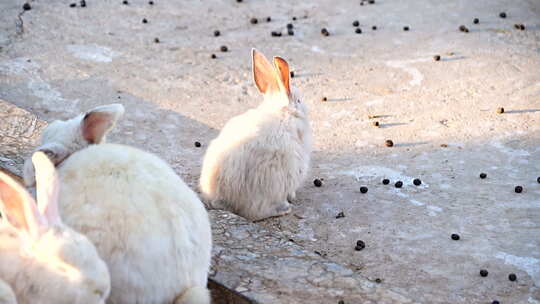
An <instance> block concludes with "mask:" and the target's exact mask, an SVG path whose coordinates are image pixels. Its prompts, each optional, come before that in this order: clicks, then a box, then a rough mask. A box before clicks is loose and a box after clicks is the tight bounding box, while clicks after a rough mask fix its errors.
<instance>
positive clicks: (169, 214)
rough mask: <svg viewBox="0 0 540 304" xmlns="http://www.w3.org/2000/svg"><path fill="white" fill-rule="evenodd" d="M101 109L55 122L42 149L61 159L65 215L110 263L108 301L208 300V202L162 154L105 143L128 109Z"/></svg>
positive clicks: (187, 303)
mask: <svg viewBox="0 0 540 304" xmlns="http://www.w3.org/2000/svg"><path fill="white" fill-rule="evenodd" d="M96 109H98V110H99V111H96ZM96 109H94V110H91V111H89V112H88V113H86V114H84V115H79V116H77V117H76V118H73V119H70V120H67V121H56V122H53V123H52V124H51V125H49V126H48V127H47V128H46V129H45V130H44V132H43V136H42V145H41V146H40V147H38V148H37V150H40V149H44V150H46V152H47V155H48V156H49V157H51V156H50V155H52V156H53V158H56V157H57V155H62V156H63V158H62V161H60V162H59V163H58V172H59V177H60V181H61V182H62V191H61V192H60V196H59V204H60V210H61V212H62V215H63V216H64V218H65V221H66V222H67V223H68V224H70V225H72V227H73V228H75V229H77V230H78V231H80V232H81V233H83V234H85V235H86V236H87V237H88V238H89V239H91V240H92V241H93V242H94V244H95V245H96V248H97V249H98V251H99V253H100V255H101V256H102V257H103V259H104V260H105V262H106V263H107V265H108V267H109V269H110V273H111V294H110V297H109V300H108V303H114V304H122V303H126V304H128V303H167V304H168V303H175V304H180V303H185V304H195V303H196V304H204V303H209V302H210V297H209V293H208V290H207V289H206V284H207V275H208V270H209V267H210V254H211V246H212V240H211V230H210V222H209V219H208V214H207V212H206V209H205V208H204V205H203V204H202V203H201V201H200V200H199V198H198V197H197V195H196V194H195V193H194V192H193V191H192V190H191V189H190V188H189V187H188V186H187V185H186V184H185V183H184V182H183V181H182V180H181V179H180V177H179V176H178V175H176V173H175V172H174V171H173V170H172V169H171V168H170V167H169V165H168V164H166V163H165V162H164V161H163V160H161V159H160V158H158V157H157V156H155V155H153V154H150V153H147V152H144V151H141V150H139V149H136V148H133V147H129V146H124V145H117V144H105V143H103V139H104V138H105V135H106V133H107V132H108V131H109V130H110V128H111V127H112V126H113V125H114V123H115V121H116V119H117V118H118V117H119V116H120V115H121V113H123V107H122V106H120V105H109V106H103V107H98V108H96ZM97 143H100V144H97ZM77 150H78V151H77ZM66 151H67V152H66ZM68 156H69V157H68ZM25 167H30V166H26V164H25ZM27 172H30V173H32V169H31V168H26V170H25V180H26V181H27V184H31V181H32V175H29V176H26V174H27ZM28 181H30V183H28Z"/></svg>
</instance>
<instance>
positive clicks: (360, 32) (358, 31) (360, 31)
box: [354, 27, 362, 34]
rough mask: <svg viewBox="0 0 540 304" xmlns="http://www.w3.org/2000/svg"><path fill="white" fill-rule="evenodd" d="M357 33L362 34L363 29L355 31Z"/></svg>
mask: <svg viewBox="0 0 540 304" xmlns="http://www.w3.org/2000/svg"><path fill="white" fill-rule="evenodd" d="M354 32H355V33H357V34H362V29H361V28H359V27H357V28H356V29H355V30H354Z"/></svg>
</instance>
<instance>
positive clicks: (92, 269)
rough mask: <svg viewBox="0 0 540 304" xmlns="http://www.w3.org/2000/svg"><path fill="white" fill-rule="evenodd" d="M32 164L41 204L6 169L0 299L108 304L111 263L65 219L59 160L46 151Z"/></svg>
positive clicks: (0, 204)
mask: <svg viewBox="0 0 540 304" xmlns="http://www.w3.org/2000/svg"><path fill="white" fill-rule="evenodd" d="M32 162H33V164H34V166H35V172H36V180H37V189H36V190H37V201H38V203H39V207H38V206H37V205H36V203H35V201H34V199H32V197H31V196H30V195H29V193H28V192H26V190H24V189H23V188H22V187H21V186H20V185H19V184H18V183H17V182H16V181H15V180H13V179H12V178H11V177H9V176H8V175H6V174H4V173H2V172H0V210H1V211H2V216H3V217H2V219H1V220H0V278H1V279H2V280H3V283H4V284H1V282H2V280H0V299H2V300H3V298H7V299H8V300H7V301H6V302H7V303H19V304H25V303H28V304H40V303H42V304H46V303H50V304H63V303H65V304H74V303H75V304H77V303H80V304H92V303H105V300H106V299H107V296H108V295H109V291H110V277H109V272H108V270H107V266H106V265H105V263H104V262H103V260H101V258H100V257H99V255H98V253H97V251H96V248H95V247H94V245H93V244H92V243H91V242H90V241H89V240H88V239H87V238H86V237H85V236H83V235H82V234H79V233H77V232H75V231H74V230H72V229H71V228H69V227H68V226H67V225H65V224H64V223H63V222H62V220H61V218H60V215H59V213H58V190H59V189H58V188H59V185H58V178H57V175H56V172H55V169H54V166H53V164H52V163H51V162H50V161H49V159H48V158H47V156H45V154H43V153H42V152H37V153H35V154H34V155H33V156H32ZM8 285H9V286H8ZM13 296H14V297H15V298H16V299H17V301H15V299H14V298H13ZM10 301H11V302H10Z"/></svg>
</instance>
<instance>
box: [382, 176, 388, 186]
mask: <svg viewBox="0 0 540 304" xmlns="http://www.w3.org/2000/svg"><path fill="white" fill-rule="evenodd" d="M382 183H383V185H388V184H390V180H389V179H387V178H385V179H383V180H382Z"/></svg>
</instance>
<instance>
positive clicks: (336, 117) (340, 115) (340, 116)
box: [331, 110, 351, 119]
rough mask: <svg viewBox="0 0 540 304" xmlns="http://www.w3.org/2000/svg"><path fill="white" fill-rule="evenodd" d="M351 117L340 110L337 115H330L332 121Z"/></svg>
mask: <svg viewBox="0 0 540 304" xmlns="http://www.w3.org/2000/svg"><path fill="white" fill-rule="evenodd" d="M347 116H351V112H349V111H346V110H341V111H339V112H337V113H334V114H332V116H331V117H332V119H342V118H344V117H347Z"/></svg>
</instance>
